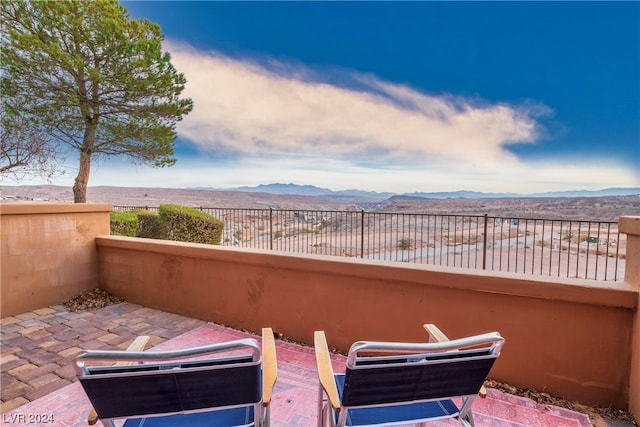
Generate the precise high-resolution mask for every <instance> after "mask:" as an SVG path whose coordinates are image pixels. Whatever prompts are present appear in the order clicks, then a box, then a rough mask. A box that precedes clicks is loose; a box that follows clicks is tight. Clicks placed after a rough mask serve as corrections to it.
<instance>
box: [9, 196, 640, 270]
mask: <svg viewBox="0 0 640 427" xmlns="http://www.w3.org/2000/svg"><path fill="white" fill-rule="evenodd" d="M2 199H3V203H20V202H39V201H42V202H44V201H47V202H53V203H71V202H72V191H71V189H70V188H67V187H59V186H5V187H3V189H2ZM88 200H89V201H91V202H98V203H110V204H113V205H114V208H115V209H116V210H130V209H134V208H143V209H151V210H154V209H155V208H157V206H158V205H160V204H162V203H176V204H182V205H186V206H192V207H196V208H199V209H202V210H203V211H205V212H208V213H210V214H211V215H213V216H215V217H217V218H220V219H221V220H223V221H224V223H225V228H224V232H223V239H222V244H223V245H227V246H236V247H251V248H260V249H271V250H280V251H288V252H298V253H313V254H318V255H332V256H342V257H359V258H367V259H372V260H379V261H392V262H409V263H419V264H434V265H444V266H451V267H463V268H473V269H487V270H496V271H508V272H515V273H523V274H539V275H548V276H558V277H577V278H588V279H595V280H614V281H616V280H622V278H623V277H624V268H625V263H624V262H625V254H626V236H625V235H624V234H619V233H618V229H617V219H618V217H619V216H621V215H640V196H639V195H627V196H601V197H503V198H444V199H427V198H419V197H409V196H391V197H388V198H381V197H379V196H378V195H375V194H374V195H373V196H371V197H366V196H358V197H345V196H344V195H340V197H332V196H331V195H328V196H305V195H296V194H273V193H266V192H259V191H255V192H253V191H247V190H246V189H245V190H243V191H231V190H209V189H168V188H135V187H131V188H121V187H90V188H89V189H88Z"/></svg>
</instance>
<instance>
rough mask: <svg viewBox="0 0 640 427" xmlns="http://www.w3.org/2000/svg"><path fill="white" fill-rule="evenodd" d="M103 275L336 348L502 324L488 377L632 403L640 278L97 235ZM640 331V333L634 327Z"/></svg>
mask: <svg viewBox="0 0 640 427" xmlns="http://www.w3.org/2000/svg"><path fill="white" fill-rule="evenodd" d="M96 242H97V246H98V257H99V265H100V279H101V285H102V286H103V287H104V288H105V289H107V290H108V291H110V292H113V293H115V294H117V295H119V296H122V297H124V298H126V299H127V300H129V301H131V302H135V303H138V304H142V305H145V306H148V307H152V308H156V309H160V310H165V311H170V312H175V313H180V314H184V315H188V316H193V317H198V318H201V319H205V320H209V321H214V322H218V323H223V324H226V325H229V326H232V327H236V328H246V329H249V330H254V331H257V330H259V329H260V328H261V327H263V326H271V327H273V328H274V330H275V331H279V332H281V333H283V334H284V335H286V336H289V337H291V338H293V339H295V340H299V341H303V342H307V343H309V342H312V336H313V331H314V330H316V329H324V330H325V331H326V333H327V337H328V340H329V343H330V345H331V346H334V347H337V348H340V349H343V350H346V349H348V347H349V346H350V345H351V344H352V343H353V342H354V341H356V340H358V339H365V340H366V339H369V340H414V341H421V340H426V339H427V336H426V333H425V332H424V331H423V330H422V328H421V325H422V324H423V323H436V324H437V325H439V326H440V327H441V329H442V330H443V331H444V332H445V333H446V334H448V335H449V336H450V337H452V338H454V337H461V336H464V335H469V334H476V333H482V332H487V331H493V330H496V331H499V332H500V333H501V334H502V335H503V336H504V337H505V338H506V345H505V348H504V351H503V354H502V356H501V358H500V360H499V361H498V363H497V364H496V365H495V367H494V370H493V371H492V374H491V376H492V377H493V378H495V379H497V380H500V381H505V382H508V383H510V384H513V385H516V386H523V387H534V388H537V389H539V390H545V391H546V392H548V393H551V394H554V395H559V396H564V397H567V398H569V399H571V400H578V401H580V402H582V403H586V404H597V405H605V406H607V405H615V406H617V407H621V408H626V407H627V404H628V398H629V395H628V393H629V378H630V369H631V368H630V364H631V341H632V325H633V321H634V312H635V310H636V308H637V305H638V291H637V288H633V287H632V286H630V285H628V284H626V283H623V284H620V283H616V284H614V283H606V284H598V283H597V282H590V281H580V280H571V279H557V278H536V277H533V276H522V275H515V274H509V273H495V272H494V273H491V274H490V273H488V272H482V271H472V272H469V271H465V270H460V269H452V268H438V267H434V266H421V265H412V264H398V263H395V264H391V263H381V262H375V261H367V260H361V259H351V258H349V259H346V258H344V259H343V258H335V257H320V256H306V255H292V254H286V253H277V252H268V251H260V250H249V249H234V248H227V247H219V246H216V247H212V246H206V245H196V244H188V243H174V242H172V243H169V242H163V241H153V240H144V239H129V238H118V237H109V236H104V237H98V238H97V239H96ZM636 338H637V336H636Z"/></svg>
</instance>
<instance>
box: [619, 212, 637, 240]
mask: <svg viewBox="0 0 640 427" xmlns="http://www.w3.org/2000/svg"><path fill="white" fill-rule="evenodd" d="M618 228H619V229H620V232H621V233H625V234H630V235H634V236H640V216H621V217H620V218H619V219H618Z"/></svg>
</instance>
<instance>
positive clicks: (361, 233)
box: [360, 209, 364, 258]
mask: <svg viewBox="0 0 640 427" xmlns="http://www.w3.org/2000/svg"><path fill="white" fill-rule="evenodd" d="M360 258H364V209H362V210H361V211H360Z"/></svg>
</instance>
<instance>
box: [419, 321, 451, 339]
mask: <svg viewBox="0 0 640 427" xmlns="http://www.w3.org/2000/svg"><path fill="white" fill-rule="evenodd" d="M422 327H423V328H424V329H425V330H426V331H427V332H428V333H429V337H430V340H429V341H430V342H447V341H449V338H447V336H446V335H445V334H444V333H443V332H442V331H441V330H440V329H439V328H438V327H437V326H436V325H434V324H433V323H426V324H424V325H422Z"/></svg>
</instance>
